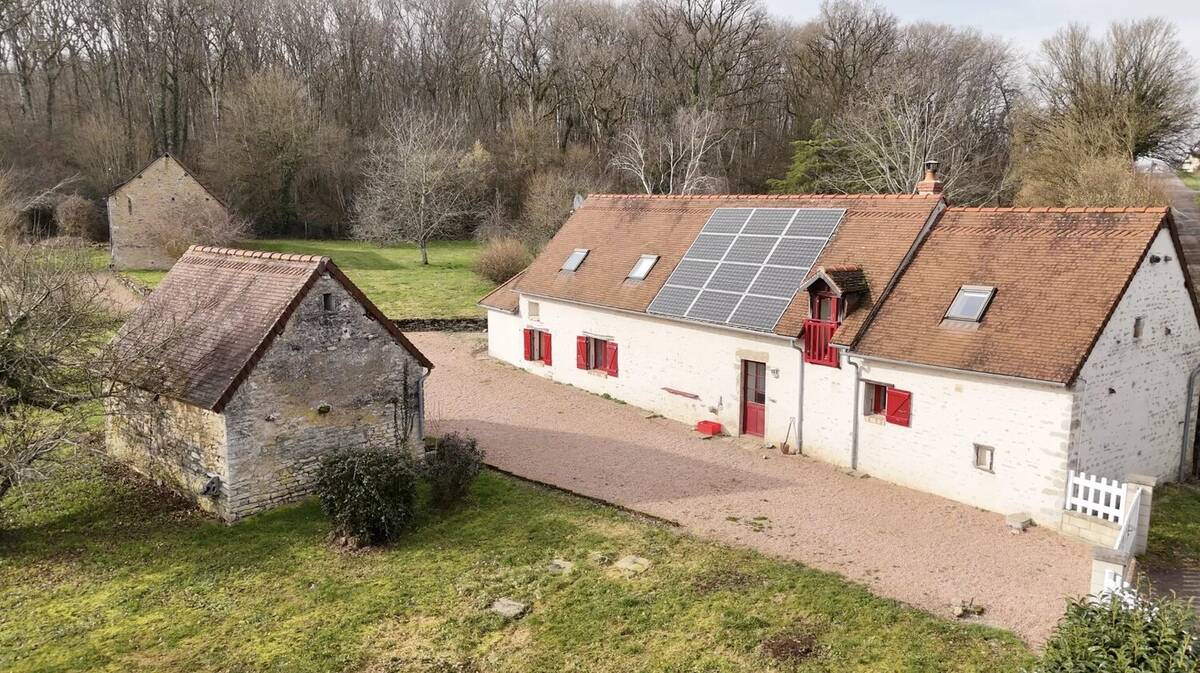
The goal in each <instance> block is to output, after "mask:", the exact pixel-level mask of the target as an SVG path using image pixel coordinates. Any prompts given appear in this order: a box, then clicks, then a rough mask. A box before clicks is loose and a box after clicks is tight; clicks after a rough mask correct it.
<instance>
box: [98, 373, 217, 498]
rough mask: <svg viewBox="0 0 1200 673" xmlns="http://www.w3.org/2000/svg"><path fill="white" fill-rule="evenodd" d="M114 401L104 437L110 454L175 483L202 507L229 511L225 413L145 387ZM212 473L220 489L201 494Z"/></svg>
mask: <svg viewBox="0 0 1200 673" xmlns="http://www.w3.org/2000/svg"><path fill="white" fill-rule="evenodd" d="M109 405H110V406H109V412H110V413H108V414H107V415H106V416H107V421H106V426H107V428H106V429H107V432H106V433H105V437H106V445H107V450H108V453H109V454H110V455H111V456H113V457H114V458H117V459H118V460H120V461H121V462H123V463H125V464H127V465H129V466H130V467H132V468H133V469H135V470H136V471H138V472H141V473H142V474H144V475H146V476H148V477H150V478H152V479H154V480H155V481H158V482H161V483H164V484H167V485H168V486H171V487H173V488H175V489H176V490H177V491H179V492H180V493H182V494H183V495H185V496H186V497H188V498H191V499H193V500H195V501H196V503H197V504H198V505H199V506H200V508H201V509H204V510H207V511H209V512H212V513H214V514H216V515H217V516H221V517H224V516H225V513H226V504H227V503H228V497H229V490H228V483H227V479H226V477H227V471H226V468H227V464H226V456H225V419H224V418H223V417H222V416H221V415H220V414H216V413H213V412H211V411H209V410H207V409H201V408H199V407H194V406H192V405H190V404H186V403H184V402H178V401H176V400H171V399H167V398H165V397H157V398H156V396H155V395H153V394H151V393H147V392H143V391H136V392H134V393H133V394H131V395H130V396H129V397H128V398H119V399H115V400H112V401H110V402H109ZM212 477H217V478H219V479H220V490H219V492H218V493H216V494H214V495H213V496H202V495H200V492H201V491H202V490H203V489H204V487H205V485H206V484H207V483H208V482H209V480H210V479H211V478H212Z"/></svg>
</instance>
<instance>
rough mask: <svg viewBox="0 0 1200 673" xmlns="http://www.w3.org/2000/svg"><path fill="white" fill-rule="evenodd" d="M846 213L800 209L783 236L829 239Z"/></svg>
mask: <svg viewBox="0 0 1200 673" xmlns="http://www.w3.org/2000/svg"><path fill="white" fill-rule="evenodd" d="M845 214H846V211H845V210H843V209H841V208H802V209H800V210H798V211H796V217H795V218H793V219H792V224H791V226H789V227H788V228H787V231H786V232H785V233H784V236H816V237H818V238H829V235H830V234H832V233H833V230H834V229H837V226H838V223H839V222H841V221H842V216H843V215H845Z"/></svg>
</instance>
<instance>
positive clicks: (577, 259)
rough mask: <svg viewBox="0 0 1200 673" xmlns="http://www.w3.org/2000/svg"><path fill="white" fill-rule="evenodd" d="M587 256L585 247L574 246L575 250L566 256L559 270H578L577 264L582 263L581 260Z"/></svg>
mask: <svg viewBox="0 0 1200 673" xmlns="http://www.w3.org/2000/svg"><path fill="white" fill-rule="evenodd" d="M587 256H588V249H587V248H575V252H572V253H571V255H570V256H569V257H567V261H565V262H563V265H562V269H561V270H562V271H576V270H578V269H579V265H580V264H583V260H584V258H585V257H587Z"/></svg>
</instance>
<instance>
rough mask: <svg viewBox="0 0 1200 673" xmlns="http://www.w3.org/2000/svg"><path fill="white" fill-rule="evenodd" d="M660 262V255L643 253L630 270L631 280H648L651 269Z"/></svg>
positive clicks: (629, 277)
mask: <svg viewBox="0 0 1200 673" xmlns="http://www.w3.org/2000/svg"><path fill="white" fill-rule="evenodd" d="M657 262H658V255H642V256H641V257H640V258H638V261H637V264H634V265H633V269H632V270H631V271H630V272H629V276H628V279H629V280H646V276H649V275H650V270H651V269H653V268H654V265H655V264H656V263H657Z"/></svg>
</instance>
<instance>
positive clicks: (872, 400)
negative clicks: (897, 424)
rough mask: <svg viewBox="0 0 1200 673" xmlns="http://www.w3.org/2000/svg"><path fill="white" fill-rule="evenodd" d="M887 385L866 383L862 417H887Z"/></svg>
mask: <svg viewBox="0 0 1200 673" xmlns="http://www.w3.org/2000/svg"><path fill="white" fill-rule="evenodd" d="M887 389H888V387H887V385H885V384H883V383H872V382H870V381H868V382H867V385H866V399H865V400H863V415H864V416H885V415H887Z"/></svg>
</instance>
